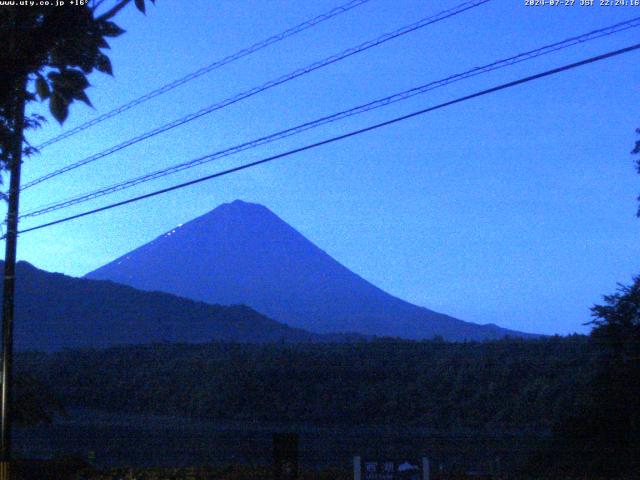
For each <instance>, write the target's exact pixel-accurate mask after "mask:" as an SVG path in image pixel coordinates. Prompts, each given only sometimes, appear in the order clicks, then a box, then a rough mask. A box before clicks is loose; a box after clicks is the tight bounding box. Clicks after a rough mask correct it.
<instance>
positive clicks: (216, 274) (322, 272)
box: [87, 200, 519, 340]
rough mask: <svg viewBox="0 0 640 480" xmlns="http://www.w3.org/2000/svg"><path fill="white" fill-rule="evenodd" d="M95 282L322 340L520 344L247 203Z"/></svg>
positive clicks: (175, 233)
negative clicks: (432, 303) (349, 335)
mask: <svg viewBox="0 0 640 480" xmlns="http://www.w3.org/2000/svg"><path fill="white" fill-rule="evenodd" d="M372 248H375V246H372ZM87 276H88V277H89V278H93V279H105V280H112V281H114V282H118V283H124V284H126V285H130V286H132V287H135V288H138V289H141V290H158V291H164V292H167V293H173V294H175V295H179V296H182V297H186V298H190V299H193V300H199V301H203V302H206V303H217V304H223V305H231V304H244V305H248V306H251V307H252V308H254V309H256V310H257V311H259V312H260V313H263V314H266V315H267V316H269V317H271V318H273V319H274V320H277V321H281V322H284V323H286V324H288V325H290V326H293V327H297V328H303V329H305V330H309V331H312V332H316V333H338V332H357V333H363V334H366V335H381V336H397V337H404V338H414V339H422V338H431V337H433V336H434V335H441V336H443V337H444V338H446V339H448V340H462V339H469V340H476V339H485V338H498V337H502V336H504V335H505V334H510V335H513V336H518V335H519V334H518V332H510V331H507V330H504V329H501V328H499V327H495V326H488V325H487V326H481V325H475V324H472V323H468V322H463V321H461V320H458V319H455V318H452V317H449V316H447V315H443V314H440V313H437V312H433V311H431V310H428V309H426V308H422V307H418V306H416V305H411V304H410V303H408V302H405V301H403V300H401V299H399V298H396V297H393V296H392V295H389V294H388V293H386V292H384V291H382V290H380V289H379V288H377V287H376V286H374V285H372V284H371V283H369V282H367V281H366V280H365V279H363V278H361V277H360V276H358V275H356V274H355V273H353V272H351V271H350V270H348V269H347V268H346V267H345V266H343V265H341V264H340V263H338V262H337V261H336V260H334V259H333V258H331V257H330V256H329V255H328V254H327V253H325V252H324V251H322V250H321V249H320V248H318V247H317V246H316V245H314V244H313V243H311V242H310V241H309V240H307V239H306V238H305V237H304V236H303V235H302V234H300V233H299V232H298V231H296V230H295V229H294V228H293V227H291V226H290V225H288V224H287V223H286V222H284V221H283V220H282V219H280V217H278V216H277V215H276V214H275V213H273V212H272V211H271V210H269V209H268V208H267V207H265V206H263V205H259V204H256V203H249V202H245V201H243V200H235V201H233V202H231V203H225V204H222V205H220V206H218V207H217V208H215V209H213V210H211V211H210V212H208V213H206V214H204V215H202V216H200V217H198V218H196V219H194V220H191V221H189V222H187V223H185V224H184V225H180V226H178V227H176V228H175V229H173V230H171V231H169V232H167V233H165V234H164V235H162V236H160V237H158V238H156V239H155V240H154V241H152V242H150V243H148V244H146V245H143V246H141V247H140V248H138V249H136V250H134V251H132V252H130V253H128V254H126V255H125V256H123V257H120V258H119V259H116V260H115V261H113V262H111V263H109V264H107V265H105V266H103V267H101V268H99V269H98V270H96V271H94V272H91V273H90V274H88V275H87Z"/></svg>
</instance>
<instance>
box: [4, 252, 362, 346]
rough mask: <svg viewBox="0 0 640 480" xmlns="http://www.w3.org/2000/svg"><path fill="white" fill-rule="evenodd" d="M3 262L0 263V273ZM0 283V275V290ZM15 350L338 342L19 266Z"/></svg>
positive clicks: (229, 309)
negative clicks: (195, 344) (160, 344)
mask: <svg viewBox="0 0 640 480" xmlns="http://www.w3.org/2000/svg"><path fill="white" fill-rule="evenodd" d="M3 266H4V263H3V262H2V261H0V268H2V267H3ZM1 285H2V279H1V277H0V286H1ZM15 298H16V302H15V345H16V349H18V350H41V351H55V350H60V349H63V348H101V347H108V346H113V345H120V344H140V343H153V342H185V343H205V342H210V341H223V342H243V343H266V342H296V343H299V342H343V341H351V340H354V341H355V340H361V339H362V338H361V337H357V336H344V335H318V334H313V333H310V332H305V331H303V330H300V329H295V328H291V327H288V326H286V325H283V324H281V323H278V322H276V321H273V320H271V319H269V318H267V317H265V316H264V315H262V314H260V313H258V312H256V311H254V310H252V309H251V308H249V307H246V306H242V305H235V306H221V305H210V304H207V303H202V302H196V301H193V300H189V299H185V298H180V297H176V296H175V295H171V294H167V293H161V292H144V291H140V290H136V289H134V288H132V287H129V286H126V285H119V284H116V283H113V282H109V281H96V280H87V279H82V278H74V277H68V276H66V275H62V274H59V273H50V272H45V271H43V270H39V269H37V268H35V267H34V266H32V265H30V264H29V263H26V262H19V263H18V265H17V271H16V297H15Z"/></svg>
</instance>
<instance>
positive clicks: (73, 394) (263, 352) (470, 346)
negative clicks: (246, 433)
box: [18, 336, 597, 432]
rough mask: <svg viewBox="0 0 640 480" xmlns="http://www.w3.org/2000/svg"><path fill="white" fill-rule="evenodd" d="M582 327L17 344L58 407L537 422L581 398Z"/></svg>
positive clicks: (21, 363)
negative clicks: (59, 346) (505, 333)
mask: <svg viewBox="0 0 640 480" xmlns="http://www.w3.org/2000/svg"><path fill="white" fill-rule="evenodd" d="M596 361H597V352H596V348H595V347H594V345H593V343H592V342H589V339H588V338H587V337H583V336H571V337H565V338H560V337H551V338H542V339H536V340H516V339H507V340H502V341H492V342H483V343H476V342H472V343H446V342H441V341H423V342H408V341H406V342H405V341H397V340H391V339H388V340H377V341H373V342H360V343H352V344H279V343H276V344H263V345H250V344H229V343H208V344H199V345H192V344H152V345H144V346H124V347H114V348H109V349H105V350H83V351H78V350H67V351H63V352H58V353H50V354H47V353H24V354H21V355H20V357H19V360H18V371H19V372H22V373H28V374H29V375H30V376H32V377H33V378H34V379H35V380H37V381H38V382H39V383H41V384H43V385H45V386H46V387H47V388H48V389H49V391H50V392H52V394H53V395H54V396H55V397H56V398H57V399H58V400H59V401H60V402H61V403H62V405H65V406H67V407H86V408H95V409H101V410H109V411H117V412H152V413H157V414H170V415H188V416H194V417H201V418H207V419H229V420H251V421H275V422H314V423H321V424H385V423H393V424H402V425H413V426H420V427H425V428H433V429H446V430H451V429H474V430H478V429H480V430H487V431H494V430H501V431H507V430H508V431H530V432H544V431H548V430H549V429H550V428H551V426H552V425H554V424H556V423H557V422H558V421H559V420H560V419H561V418H562V417H563V415H564V414H566V412H567V411H576V410H577V409H578V408H579V406H580V405H581V404H583V403H584V402H585V395H586V393H585V392H587V389H588V385H589V382H590V381H591V373H592V372H593V368H594V362H596Z"/></svg>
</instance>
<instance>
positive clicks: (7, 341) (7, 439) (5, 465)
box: [0, 10, 27, 480]
mask: <svg viewBox="0 0 640 480" xmlns="http://www.w3.org/2000/svg"><path fill="white" fill-rule="evenodd" d="M13 15H14V25H13V27H14V34H13V38H12V41H11V45H10V46H9V47H10V48H9V49H8V50H9V52H10V53H9V61H10V62H11V63H12V65H9V67H10V68H11V69H14V70H13V71H14V73H17V75H16V77H14V78H17V79H18V80H17V81H16V82H15V83H14V84H13V85H11V87H12V88H13V91H12V92H11V93H12V94H13V99H14V101H13V102H12V103H13V109H12V112H11V113H12V116H13V125H12V127H13V142H12V145H11V146H10V152H9V153H10V155H9V157H8V159H9V175H10V179H9V198H8V206H7V233H6V235H5V242H6V243H5V257H4V285H3V297H2V372H1V373H2V387H1V389H0V480H10V478H11V469H10V466H11V464H10V462H11V420H12V414H13V404H12V401H11V397H12V389H13V310H14V291H15V271H16V247H17V241H18V206H19V199H20V169H21V167H22V144H23V138H24V137H23V136H24V110H25V102H26V92H25V91H26V87H27V77H26V74H25V72H22V71H21V70H22V67H21V63H20V62H19V59H18V55H17V50H18V49H17V42H18V41H19V39H18V35H19V29H18V25H17V23H18V19H17V14H16V12H15V10H14V11H13ZM16 70H17V71H16Z"/></svg>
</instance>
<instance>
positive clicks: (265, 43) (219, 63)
mask: <svg viewBox="0 0 640 480" xmlns="http://www.w3.org/2000/svg"><path fill="white" fill-rule="evenodd" d="M369 1H370V0H352V1H350V2H348V3H345V4H344V5H341V6H339V7H336V8H334V9H332V10H330V11H328V12H326V13H323V14H321V15H318V16H317V17H314V18H312V19H311V20H307V21H306V22H303V23H301V24H299V25H296V26H295V27H291V28H289V29H287V30H285V31H284V32H281V33H279V34H277V35H273V36H272V37H269V38H267V39H265V40H262V41H260V42H257V43H254V44H253V45H251V46H250V47H247V48H244V49H242V50H239V51H237V52H236V53H233V54H231V55H229V56H227V57H225V58H223V59H221V60H216V61H215V62H213V63H211V64H209V65H207V66H205V67H202V68H201V69H199V70H196V71H195V72H192V73H190V74H188V75H185V76H184V77H182V78H179V79H177V80H174V81H173V82H170V83H168V84H166V85H163V86H162V87H160V88H158V89H156V90H153V91H151V92H149V93H147V94H145V95H143V96H141V97H138V98H136V99H135V100H131V101H130V102H128V103H125V104H123V105H120V106H119V107H116V108H114V109H113V110H111V111H109V112H107V113H104V114H102V115H100V116H98V117H96V118H93V119H91V120H89V121H87V122H85V123H83V124H82V125H78V126H77V127H74V128H72V129H71V130H68V131H66V132H64V133H62V134H60V135H58V136H56V137H53V138H50V139H49V140H47V141H46V142H44V143H42V144H40V145H38V146H37V147H36V148H37V149H38V150H42V149H43V148H45V147H48V146H49V145H53V144H54V143H57V142H59V141H60V140H64V139H65V138H68V137H71V136H73V135H75V134H76V133H79V132H83V131H85V130H87V129H88V128H91V127H93V126H94V125H97V124H99V123H101V122H103V121H105V120H107V119H109V118H112V117H115V116H116V115H119V114H121V113H122V112H126V111H127V110H130V109H132V108H133V107H136V106H138V105H140V104H142V103H144V102H146V101H148V100H151V99H152V98H155V97H157V96H159V95H162V94H164V93H167V92H169V91H170V90H173V89H174V88H177V87H179V86H181V85H184V84H185V83H188V82H190V81H191V80H195V79H196V78H198V77H201V76H202V75H205V74H207V73H209V72H212V71H213V70H217V69H218V68H220V67H223V66H224V65H227V64H229V63H231V62H234V61H236V60H239V59H241V58H243V57H246V56H249V55H251V54H252V53H255V52H257V51H259V50H262V49H264V48H267V47H269V46H271V45H273V44H275V43H278V42H280V41H282V40H284V39H286V38H289V37H292V36H293V35H296V34H298V33H300V32H303V31H305V30H307V29H309V28H312V27H315V26H316V25H318V24H320V23H322V22H324V21H326V20H329V19H331V18H333V17H336V16H338V15H340V14H342V13H345V12H348V11H349V10H352V9H354V8H356V7H359V6H360V5H362V4H364V3H367V2H369Z"/></svg>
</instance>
